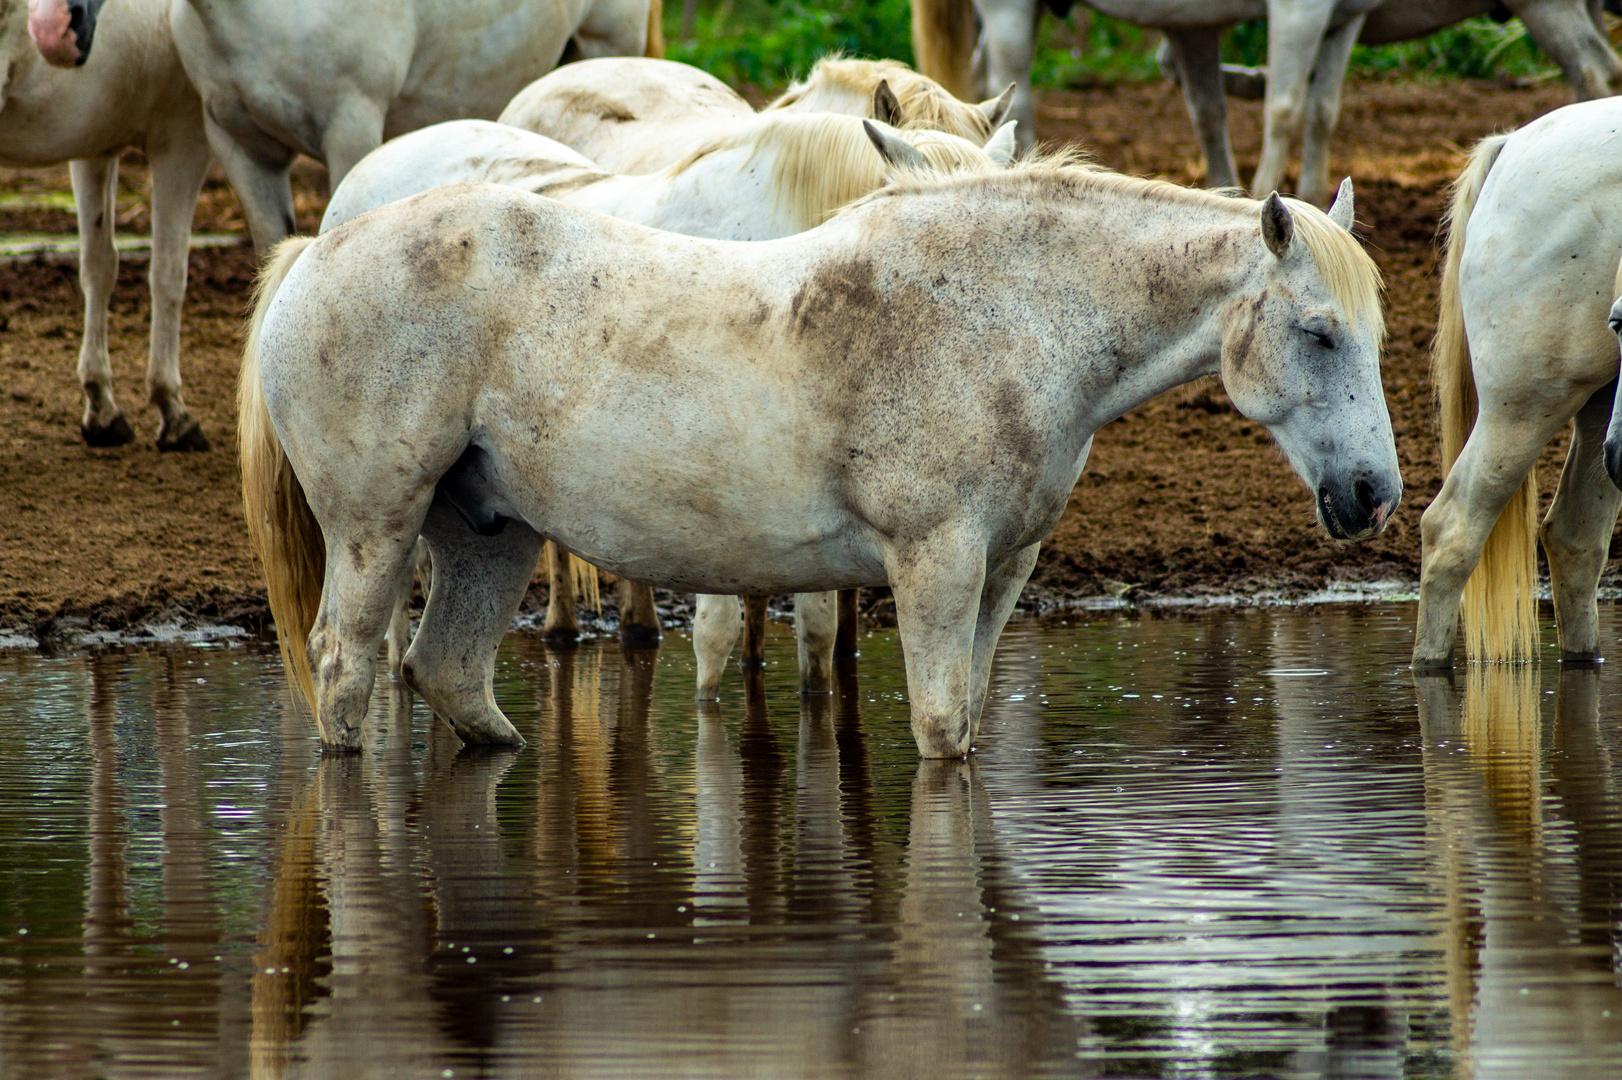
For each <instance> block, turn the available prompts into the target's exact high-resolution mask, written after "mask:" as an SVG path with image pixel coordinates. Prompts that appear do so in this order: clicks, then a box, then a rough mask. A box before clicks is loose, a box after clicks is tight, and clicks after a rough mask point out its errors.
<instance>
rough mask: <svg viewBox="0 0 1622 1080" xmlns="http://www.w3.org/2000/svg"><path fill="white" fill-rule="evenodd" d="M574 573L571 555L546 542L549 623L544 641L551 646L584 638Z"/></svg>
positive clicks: (544, 624) (552, 543)
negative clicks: (570, 562)
mask: <svg viewBox="0 0 1622 1080" xmlns="http://www.w3.org/2000/svg"><path fill="white" fill-rule="evenodd" d="M575 599H576V597H575V588H574V573H573V571H572V570H571V568H570V566H569V553H568V552H566V551H564V550H563V549H562V548H560V547H558V545H557V544H556V543H555V542H554V541H551V540H548V541H547V542H546V621H545V622H544V623H542V624H541V640H543V641H546V642H548V643H551V644H559V643H566V642H571V641H574V640H575V639H576V638H578V637H579V636H580V623H579V622H578V621H577V620H576V619H575V615H574V603H575Z"/></svg>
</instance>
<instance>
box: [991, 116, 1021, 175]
mask: <svg viewBox="0 0 1622 1080" xmlns="http://www.w3.org/2000/svg"><path fill="white" fill-rule="evenodd" d="M1018 123H1019V122H1018V121H1017V120H1010V121H1008V123H1006V124H1004V125H1003V126H1002V127H1000V128H998V129H997V130H996V131H994V132H992V133H991V138H989V139H987V140H986V147H985V149H986V157H988V158H990V159H991V160H992V161H993V162H995V163H996V164H998V165H1012V164H1013V163H1014V155H1015V153H1016V152H1017V151H1018V144H1017V143H1016V142H1015V141H1014V128H1015V127H1017V126H1018Z"/></svg>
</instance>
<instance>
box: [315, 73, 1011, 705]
mask: <svg viewBox="0 0 1622 1080" xmlns="http://www.w3.org/2000/svg"><path fill="white" fill-rule="evenodd" d="M879 93H880V96H883V95H884V94H886V93H888V89H887V87H886V86H885V84H883V83H881V84H880V91H879ZM733 127H734V129H735V130H734V131H733V133H732V134H731V135H729V136H726V137H724V138H722V139H720V140H719V141H717V142H715V143H714V144H712V145H710V146H708V147H704V148H702V149H701V151H700V152H698V153H696V154H693V155H691V156H690V157H689V158H688V159H687V160H685V161H682V162H679V163H677V164H676V165H673V166H671V167H670V168H668V169H665V170H663V171H661V172H658V173H653V174H651V175H646V176H616V175H614V174H612V173H605V172H603V171H602V170H600V169H598V168H596V166H594V165H593V164H592V163H591V162H590V161H588V160H586V158H584V157H582V156H581V155H579V154H577V153H575V152H574V151H573V150H570V149H569V148H568V147H566V146H563V145H562V144H560V143H558V142H555V141H553V140H552V139H548V138H546V137H545V136H544V135H536V134H534V133H533V132H529V131H523V130H521V129H518V128H513V127H508V126H507V125H505V124H499V123H490V122H488V121H484V120H453V121H450V122H448V123H444V124H436V125H434V126H433V127H427V128H423V129H421V130H420V131H415V132H412V133H411V134H409V135H402V136H400V137H399V138H398V139H393V140H391V141H389V142H387V143H385V144H383V145H382V146H381V147H379V148H378V149H376V150H374V151H372V152H371V153H370V154H368V155H367V156H366V157H364V158H362V159H361V161H360V163H359V164H358V165H356V166H355V168H354V169H353V170H351V171H350V173H349V175H348V176H347V177H345V178H344V182H343V183H342V184H339V185H338V189H337V190H336V191H334V192H333V194H332V199H331V200H330V201H329V202H328V204H327V212H326V216H325V217H323V218H322V220H321V231H322V232H323V233H325V232H328V231H330V230H331V229H333V228H336V227H337V226H339V225H341V224H343V223H344V222H346V221H348V220H350V219H351V218H353V217H357V216H359V215H360V214H363V213H366V212H368V211H370V210H374V209H376V208H377V207H380V206H383V205H385V204H387V203H391V202H394V201H396V200H398V199H403V198H406V197H407V196H410V195H415V194H417V193H418V192H422V191H427V190H428V189H430V188H433V187H437V186H440V185H442V184H450V183H458V182H488V183H497V184H503V185H506V186H508V187H514V188H518V189H519V190H522V191H529V192H533V193H535V194H537V195H548V196H551V197H554V198H557V199H559V200H561V201H563V202H567V203H571V204H573V205H575V206H582V207H586V208H587V209H591V210H596V211H598V212H599V213H604V214H609V215H611V216H613V217H617V218H621V219H623V220H625V221H634V222H636V223H638V224H640V225H648V226H651V227H653V228H659V229H667V230H669V231H671V232H679V233H683V234H686V235H688V236H702V237H708V238H710V239H714V240H774V239H777V238H779V237H784V236H792V235H793V234H795V233H798V232H804V231H805V230H807V229H810V228H814V227H815V226H817V225H820V224H822V223H823V221H825V220H826V219H827V218H828V217H829V216H830V215H831V214H832V213H833V212H834V211H835V210H837V209H839V208H840V207H842V206H844V205H845V204H847V203H849V202H851V201H852V200H854V199H856V198H858V197H860V196H862V195H866V194H868V193H870V192H872V191H875V190H877V188H878V187H879V186H880V185H881V184H882V183H883V181H884V176H885V172H886V169H887V168H892V167H901V168H906V169H910V170H913V171H942V172H950V171H955V170H960V169H983V168H984V167H986V166H988V165H990V164H1002V165H1008V164H1011V163H1012V161H1013V155H1014V132H1013V127H1014V125H1013V124H1012V123H1008V124H1005V125H1004V126H1003V127H1002V128H1001V129H999V131H998V132H997V134H996V135H994V136H992V138H991V140H990V141H989V142H988V143H987V144H986V146H985V148H984V149H982V148H981V147H979V146H977V145H976V144H975V143H974V142H971V141H969V140H967V139H961V138H958V137H957V136H955V135H949V134H946V133H945V132H938V131H929V130H923V131H911V132H906V133H901V132H896V131H893V130H891V129H888V128H883V127H879V126H877V125H874V124H864V122H863V121H861V120H858V119H856V118H855V117H850V116H837V115H831V114H804V113H792V112H775V113H763V114H760V115H758V116H757V115H755V114H753V113H751V114H750V116H749V118H748V122H747V123H746V124H744V125H742V126H739V125H733ZM870 139H871V141H870ZM875 150H877V153H875ZM423 554H424V553H423V552H420V551H419V554H418V562H419V565H420V564H421V563H422V562H423V561H424V560H423ZM548 569H549V571H551V573H550V574H549V576H550V577H551V579H552V581H553V586H552V589H551V591H550V595H549V601H548V618H547V625H548V626H557V625H562V624H563V623H565V622H567V623H568V624H569V625H570V626H571V627H572V626H573V607H574V600H575V592H574V588H573V587H571V586H572V585H573V582H574V581H575V580H576V579H577V574H573V573H570V574H566V573H565V572H564V570H563V567H562V566H561V564H559V563H558V560H557V558H556V555H555V553H554V554H553V555H551V556H549V558H548ZM580 569H584V571H585V574H588V575H589V574H593V573H594V571H592V570H591V569H590V568H589V567H584V566H583V564H577V567H576V570H577V572H578V571H579V570H580ZM642 588H643V589H646V588H647V587H646V586H643V587H642ZM408 599H409V597H408V595H407V594H402V595H401V598H400V600H399V602H398V603H397V604H396V607H395V612H394V617H393V619H392V620H391V622H390V630H389V665H390V667H391V669H393V670H395V671H398V670H399V667H400V655H401V652H402V651H403V649H404V648H405V645H406V643H407V641H408V640H409V633H410V621H409V614H408V612H407V610H406V601H407V600H408ZM651 601H652V597H651V592H650V594H649V597H648V603H649V604H650V605H651ZM836 603H837V601H836V598H835V597H834V595H833V594H831V593H811V594H805V593H802V594H800V595H797V596H796V597H795V633H796V637H797V639H798V642H799V653H800V685H801V689H802V690H803V691H805V692H808V693H827V692H830V691H831V690H832V687H833V678H834V672H833V649H834V637H835V633H836V627H837V612H836ZM739 615H740V612H739V602H738V598H737V597H734V596H700V597H699V598H698V608H697V614H696V617H695V619H694V629H693V649H694V652H695V653H696V654H697V658H698V695H697V696H698V698H699V699H700V700H713V699H715V698H718V697H719V696H720V683H721V676H722V673H723V671H724V670H725V667H726V662H727V659H728V657H729V656H730V655H731V653H732V649H733V647H734V646H735V645H736V644H737V640H738V635H739V627H740V619H739Z"/></svg>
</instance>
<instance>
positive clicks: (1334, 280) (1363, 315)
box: [858, 151, 1622, 341]
mask: <svg viewBox="0 0 1622 1080" xmlns="http://www.w3.org/2000/svg"><path fill="white" fill-rule="evenodd" d="M975 183H978V184H984V185H988V186H990V185H1005V184H1008V185H1023V186H1024V187H1026V188H1027V189H1031V188H1034V189H1036V190H1038V191H1046V192H1051V191H1053V190H1054V189H1056V188H1057V189H1060V190H1067V191H1070V192H1073V193H1074V194H1076V195H1078V196H1086V195H1088V194H1095V193H1096V194H1099V195H1110V196H1115V197H1119V198H1138V199H1145V200H1153V201H1157V202H1171V203H1180V204H1182V205H1185V206H1204V207H1209V208H1211V209H1217V210H1226V211H1228V212H1230V213H1231V212H1234V211H1243V212H1245V213H1248V214H1250V215H1251V217H1252V219H1253V220H1255V221H1257V222H1258V232H1259V230H1260V225H1259V223H1260V220H1261V208H1262V204H1261V202H1260V201H1259V200H1256V199H1247V198H1235V197H1233V196H1230V195H1223V194H1219V193H1217V192H1214V191H1205V190H1202V189H1199V188H1186V187H1182V186H1181V185H1178V184H1173V183H1170V182H1168V181H1165V180H1151V179H1147V178H1144V177H1138V176H1127V175H1125V174H1124V173H1118V172H1113V171H1111V170H1109V169H1106V168H1104V167H1102V166H1100V165H1094V164H1092V163H1091V162H1089V161H1088V160H1087V159H1086V157H1085V155H1084V154H1082V153H1080V152H1077V151H1060V152H1059V153H1057V154H1054V155H1051V156H1048V157H1036V156H1028V157H1026V158H1025V160H1023V161H1021V162H1019V163H1018V164H1016V165H1014V166H1013V167H1012V168H1008V169H996V170H981V172H980V174H979V175H977V176H975V177H972V178H970V177H964V176H940V175H925V176H918V175H908V176H907V177H905V178H904V179H902V180H901V181H900V182H898V183H892V184H890V185H889V186H887V187H884V188H881V189H879V190H877V191H875V192H873V193H872V194H871V195H869V196H867V198H865V199H861V200H858V201H859V202H866V201H868V200H869V199H881V198H891V197H895V196H900V195H909V194H915V193H919V192H925V191H942V190H946V189H948V188H956V187H962V186H967V185H969V184H975ZM1284 202H1285V204H1286V205H1287V206H1288V207H1289V209H1290V217H1291V219H1292V221H1293V223H1294V225H1295V237H1296V239H1298V240H1300V241H1301V242H1302V243H1303V244H1305V245H1306V247H1307V250H1308V251H1309V252H1311V254H1312V261H1313V262H1314V263H1315V264H1316V265H1317V267H1318V272H1319V273H1320V274H1322V275H1323V279H1324V285H1325V287H1326V288H1328V290H1329V295H1330V296H1331V297H1333V298H1334V300H1335V303H1336V304H1338V305H1339V306H1340V307H1341V309H1342V310H1344V311H1345V312H1346V313H1347V315H1348V316H1349V317H1350V318H1351V320H1352V322H1353V324H1354V325H1355V326H1358V327H1363V326H1368V327H1370V328H1372V329H1373V331H1374V335H1375V340H1377V341H1382V340H1384V338H1385V313H1384V311H1383V310H1382V308H1381V305H1380V293H1381V291H1382V290H1383V288H1384V284H1383V283H1382V281H1381V279H1380V268H1379V267H1378V266H1376V265H1375V264H1374V260H1373V259H1371V258H1370V257H1369V253H1368V252H1366V251H1364V250H1363V246H1362V245H1361V244H1359V243H1358V242H1357V238H1356V237H1354V236H1353V235H1352V234H1351V233H1349V232H1347V231H1346V230H1345V229H1342V228H1341V227H1340V226H1339V225H1336V224H1335V223H1334V222H1333V221H1331V220H1329V215H1328V214H1326V213H1324V212H1323V211H1322V210H1320V209H1318V208H1317V207H1316V206H1313V205H1312V204H1311V203H1304V202H1302V201H1300V200H1299V199H1288V198H1287V199H1285V200H1284ZM1618 280H1619V282H1622V277H1619V278H1618Z"/></svg>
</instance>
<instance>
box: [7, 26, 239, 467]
mask: <svg viewBox="0 0 1622 1080" xmlns="http://www.w3.org/2000/svg"><path fill="white" fill-rule="evenodd" d="M43 6H44V5H41V6H40V7H36V8H35V11H34V14H35V16H36V19H35V21H34V22H33V23H32V24H30V23H29V21H28V20H26V19H25V15H26V14H27V9H28V4H27V2H26V0H0V163H4V164H6V165H13V166H21V167H24V168H35V167H39V166H42V165H57V164H60V163H62V162H64V161H69V162H71V163H72V164H71V165H70V170H71V172H72V176H73V196H74V203H75V209H76V210H77V212H78V217H79V287H80V289H81V290H83V292H84V309H85V310H84V341H83V344H82V345H81V347H80V350H79V371H78V375H79V385H80V387H81V388H82V389H83V391H84V399H85V405H84V414H83V416H82V418H81V419H80V421H79V432H80V434H81V435H82V436H83V437H84V440H85V442H87V443H89V444H90V445H92V446H121V445H123V444H125V443H127V442H130V441H131V440H133V439H134V438H135V429H134V428H133V427H132V426H131V424H130V422H129V418H128V417H126V416H125V415H124V410H123V408H122V407H120V406H119V404H118V400H117V398H115V397H114V395H113V371H112V367H111V365H110V364H109V363H108V357H107V306H108V303H109V302H110V301H111V299H112V294H113V288H114V286H116V285H117V283H118V251H117V250H116V249H115V248H114V247H113V223H114V217H115V208H114V202H113V197H114V194H115V193H116V191H117V188H118V159H119V157H120V156H121V155H122V154H123V152H124V150H125V148H127V147H131V146H138V147H141V148H143V149H144V150H145V151H146V158H147V161H148V162H149V163H150V164H151V167H152V202H151V205H152V263H151V268H150V270H149V271H148V275H147V280H148V283H149V287H150V289H151V292H152V346H151V354H150V360H149V361H148V365H147V376H146V392H147V398H148V400H150V401H151V403H152V404H153V405H154V406H155V407H156V408H157V410H158V416H159V427H158V437H157V443H158V449H160V450H206V449H208V439H207V437H205V436H204V434H203V431H202V428H201V427H200V426H199V425H198V423H197V420H196V419H195V418H194V417H193V416H192V415H191V413H190V412H188V411H187V409H186V403H185V401H184V400H183V399H182V397H181V390H180V388H181V381H180V308H181V302H182V301H183V300H184V298H185V295H186V258H187V253H188V251H189V248H190V243H191V219H192V210H193V208H194V207H195V206H196V204H197V193H198V192H199V191H200V190H202V186H203V177H204V176H205V174H206V173H207V171H208V140H207V138H206V137H205V136H204V134H203V110H202V106H201V104H200V103H199V102H198V100H197V91H195V90H193V89H192V86H191V83H190V82H188V81H187V79H186V72H185V71H184V70H183V69H182V68H181V66H180V57H179V56H178V55H177V54H176V53H175V47H174V42H173V40H172V39H171V37H170V34H169V3H168V0H117V3H115V4H114V5H113V6H112V7H111V8H109V9H108V10H107V13H106V15H105V17H102V18H100V19H98V18H96V17H95V14H94V12H93V11H92V12H91V13H90V14H88V15H86V14H81V15H80V16H79V17H78V19H77V21H76V22H72V23H71V24H70V22H69V20H67V19H66V18H65V17H64V18H63V19H62V20H61V25H58V23H57V21H56V20H55V19H53V18H51V17H50V16H49V13H47V12H44V11H42V10H41V8H42V7H43ZM92 6H93V7H99V6H100V5H92ZM81 7H82V5H81ZM75 27H77V33H78V36H77V37H76V36H75ZM98 28H99V29H98ZM30 31H32V35H31V34H30ZM91 34H95V40H96V41H98V42H99V43H100V44H99V47H98V48H97V49H96V55H95V58H94V59H89V60H86V59H85V57H86V54H85V53H84V52H80V51H78V48H79V45H78V43H79V42H81V41H82V42H83V43H84V44H85V45H86V46H88V43H89V41H90V40H91ZM64 35H65V38H64ZM31 36H32V37H34V38H35V39H36V40H34V41H30V37H31ZM36 45H37V46H39V48H38V49H36ZM70 49H71V50H73V51H72V52H69V51H67V50H70ZM47 50H49V55H50V56H51V57H52V58H55V59H59V60H61V61H63V62H65V63H67V64H69V65H70V66H71V65H72V64H74V63H75V61H77V62H78V63H79V64H80V65H82V66H81V67H80V69H79V70H77V71H63V70H60V69H59V68H56V67H52V66H50V65H49V64H47V63H46V62H45V59H46V58H45V56H43V55H42V52H43V51H47Z"/></svg>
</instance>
